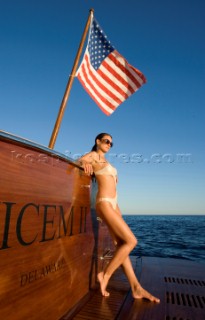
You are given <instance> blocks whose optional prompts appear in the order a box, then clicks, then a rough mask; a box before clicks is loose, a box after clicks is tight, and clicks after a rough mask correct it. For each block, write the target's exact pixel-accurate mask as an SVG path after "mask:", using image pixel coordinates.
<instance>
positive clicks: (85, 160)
mask: <svg viewBox="0 0 205 320" xmlns="http://www.w3.org/2000/svg"><path fill="white" fill-rule="evenodd" d="M94 160H95V159H94V152H93V151H91V152H89V153H87V154H85V155H84V156H82V157H81V158H79V159H78V160H77V163H79V164H80V166H81V167H83V169H84V171H85V173H86V174H88V175H92V174H93V162H94Z"/></svg>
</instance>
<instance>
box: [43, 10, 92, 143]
mask: <svg viewBox="0 0 205 320" xmlns="http://www.w3.org/2000/svg"><path fill="white" fill-rule="evenodd" d="M93 13H94V9H90V11H89V16H88V19H87V22H86V25H85V29H84V32H83V35H82V38H81V41H80V45H79V48H78V51H77V54H76V57H75V61H74V64H73V68H72V71H71V74H70V76H69V79H68V83H67V86H66V90H65V93H64V96H63V99H62V102H61V105H60V108H59V112H58V117H57V119H56V123H55V127H54V129H53V132H52V135H51V138H50V142H49V145H48V147H49V148H50V149H53V147H54V145H55V141H56V138H57V135H58V131H59V129H60V125H61V121H62V119H63V114H64V111H65V108H66V104H67V101H68V98H69V94H70V90H71V87H72V84H73V80H74V77H75V73H76V69H77V66H78V62H79V60H80V56H81V53H82V49H83V46H84V43H85V39H86V36H87V33H88V29H89V26H90V22H91V17H92V14H93Z"/></svg>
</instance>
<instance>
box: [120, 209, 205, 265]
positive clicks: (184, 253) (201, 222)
mask: <svg viewBox="0 0 205 320" xmlns="http://www.w3.org/2000/svg"><path fill="white" fill-rule="evenodd" d="M123 218H124V220H125V221H126V223H127V224H128V225H129V227H130V229H131V230H132V232H133V233H134V235H135V236H136V237H137V239H138V245H137V246H136V248H135V249H134V250H133V251H132V254H134V255H137V256H155V257H166V258H168V257H169V258H177V259H187V260H192V261H198V262H200V263H205V216H199V215H196V216H184V215H183V216H182V215H172V216H171V215H123Z"/></svg>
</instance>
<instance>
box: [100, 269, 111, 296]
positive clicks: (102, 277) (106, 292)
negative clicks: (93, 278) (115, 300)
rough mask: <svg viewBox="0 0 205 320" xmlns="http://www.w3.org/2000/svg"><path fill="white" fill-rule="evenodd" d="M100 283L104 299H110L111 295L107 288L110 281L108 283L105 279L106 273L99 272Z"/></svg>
mask: <svg viewBox="0 0 205 320" xmlns="http://www.w3.org/2000/svg"><path fill="white" fill-rule="evenodd" d="M98 281H99V283H100V289H101V293H102V296H103V297H109V295H110V293H109V292H108V291H106V287H107V284H108V280H107V281H106V279H105V277H104V272H99V273H98Z"/></svg>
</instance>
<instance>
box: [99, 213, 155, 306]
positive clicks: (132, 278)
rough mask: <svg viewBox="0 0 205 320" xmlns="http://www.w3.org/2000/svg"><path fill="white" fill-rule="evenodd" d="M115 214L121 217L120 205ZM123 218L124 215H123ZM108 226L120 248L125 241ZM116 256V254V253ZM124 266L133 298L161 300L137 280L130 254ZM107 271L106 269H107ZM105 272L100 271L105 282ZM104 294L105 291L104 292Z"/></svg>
mask: <svg viewBox="0 0 205 320" xmlns="http://www.w3.org/2000/svg"><path fill="white" fill-rule="evenodd" d="M115 214H117V215H118V216H119V217H121V212H120V210H119V207H117V210H115ZM121 219H122V217H121ZM108 228H109V231H110V234H111V236H112V238H113V241H114V243H115V245H116V248H117V250H118V248H119V247H120V246H121V245H123V242H122V240H121V239H120V238H118V237H117V236H116V235H115V233H113V230H112V228H110V227H109V225H108ZM115 256H116V254H115ZM121 266H122V268H123V271H124V273H125V274H126V276H127V278H128V281H129V283H130V286H131V290H132V295H133V298H135V299H140V298H146V299H148V300H150V301H154V302H160V300H159V299H158V298H156V297H154V296H153V295H151V294H150V293H149V292H147V291H146V290H144V289H143V288H142V287H141V285H140V283H139V281H138V280H137V278H136V275H135V273H134V270H133V267H132V263H131V261H130V258H129V256H127V257H126V258H125V259H124V261H123V262H122V264H121ZM105 272H106V271H105ZM104 274H105V273H104V272H101V273H100V279H99V280H101V281H100V282H101V283H103V278H104ZM102 294H103V292H102ZM104 295H108V293H107V291H106V290H105V292H104Z"/></svg>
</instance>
